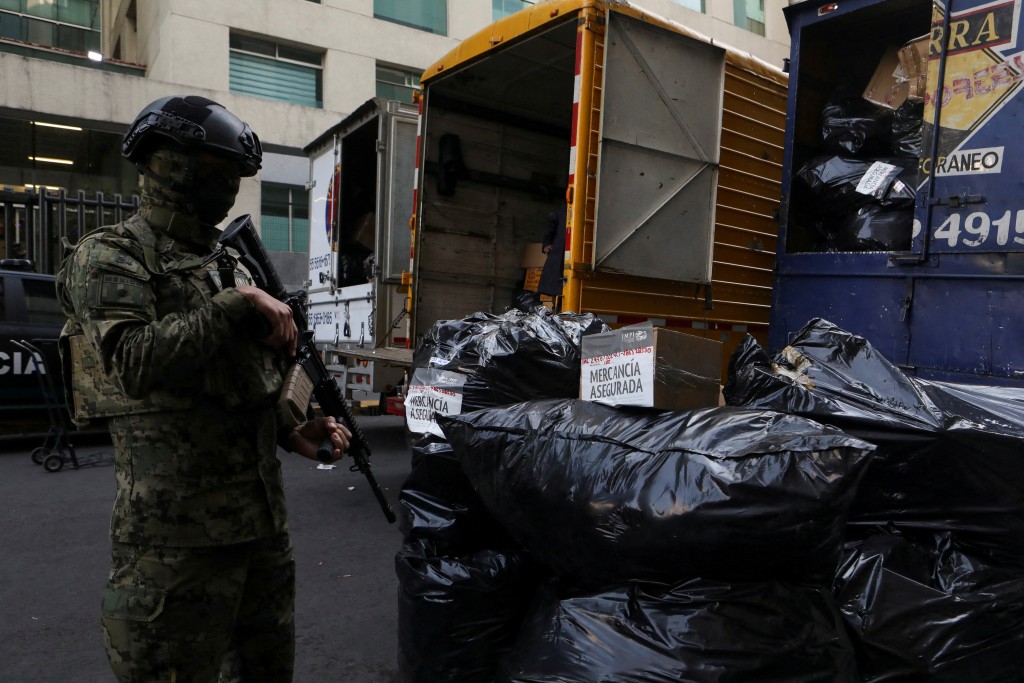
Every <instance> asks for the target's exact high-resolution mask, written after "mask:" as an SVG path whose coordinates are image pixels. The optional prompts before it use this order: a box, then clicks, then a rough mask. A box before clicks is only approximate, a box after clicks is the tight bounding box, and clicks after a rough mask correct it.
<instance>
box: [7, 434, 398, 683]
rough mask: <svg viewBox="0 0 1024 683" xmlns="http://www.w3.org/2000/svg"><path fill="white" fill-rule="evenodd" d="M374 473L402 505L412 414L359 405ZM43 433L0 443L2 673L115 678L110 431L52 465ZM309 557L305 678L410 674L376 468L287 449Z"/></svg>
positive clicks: (363, 680)
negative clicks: (42, 452) (327, 462)
mask: <svg viewBox="0 0 1024 683" xmlns="http://www.w3.org/2000/svg"><path fill="white" fill-rule="evenodd" d="M359 424H360V426H361V428H362V429H363V431H364V432H365V434H366V438H367V441H368V442H369V443H370V446H371V449H372V451H373V460H372V465H373V472H374V474H375V475H376V477H377V480H378V481H379V482H380V485H381V486H382V487H383V488H384V490H385V494H386V496H387V498H388V500H389V501H390V502H391V506H392V508H393V509H394V510H395V511H396V512H398V492H399V490H400V488H401V485H402V482H403V481H404V480H405V478H406V476H407V475H408V473H409V468H410V457H411V456H410V452H409V450H408V448H407V446H406V443H405V433H404V427H403V425H402V419H401V418H398V417H393V416H372V417H360V418H359ZM41 443H42V439H41V438H40V439H35V440H27V441H19V442H0V616H2V618H0V681H3V682H4V683H37V682H38V683H111V682H112V681H114V677H113V675H112V674H111V673H110V671H109V669H108V667H107V660H106V655H105V654H104V650H103V640H102V635H101V632H100V625H99V606H100V598H101V595H102V592H103V586H104V584H105V583H106V578H107V569H108V566H109V552H110V544H109V537H108V525H109V517H110V507H111V503H112V502H113V498H114V470H113V467H112V466H111V464H110V455H111V446H110V443H109V441H105V440H103V439H96V438H95V437H93V438H90V439H89V440H88V443H84V444H83V443H80V442H79V441H78V440H72V443H73V444H74V445H75V450H76V452H77V454H78V456H79V459H80V461H81V462H87V461H93V462H96V464H93V465H88V466H83V467H81V468H79V469H73V468H71V467H70V466H68V467H65V468H64V469H62V470H60V471H58V472H55V473H48V472H46V471H44V469H43V467H42V466H40V465H36V464H34V463H33V462H32V459H31V457H30V452H31V450H32V449H33V448H35V447H36V446H38V445H39V444H41ZM279 456H280V457H281V460H282V462H283V465H284V475H285V487H286V490H287V495H288V508H289V525H290V528H291V533H292V542H293V544H294V546H295V560H296V565H297V579H296V581H297V599H296V622H297V636H296V662H295V681H296V683H321V682H335V681H346V683H397V682H398V681H399V680H400V679H399V676H398V667H397V648H398V634H397V590H398V583H397V580H396V578H395V564H394V558H395V553H396V552H398V550H399V548H400V546H401V534H400V533H399V531H398V525H397V524H388V523H387V521H386V520H385V519H384V515H383V513H382V512H381V511H380V508H379V507H378V505H377V501H376V499H375V498H374V496H373V494H372V492H371V491H370V489H369V487H368V486H367V484H366V481H365V479H364V478H363V476H362V475H361V474H359V473H355V472H350V471H349V470H348V467H347V465H345V463H347V461H345V460H342V461H341V462H340V463H339V464H338V465H339V466H337V467H335V468H334V469H318V465H317V463H315V462H312V461H309V460H306V459H304V458H301V457H299V456H296V455H293V454H288V453H284V452H283V451H281V452H280V453H279Z"/></svg>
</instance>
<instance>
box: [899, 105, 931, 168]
mask: <svg viewBox="0 0 1024 683" xmlns="http://www.w3.org/2000/svg"><path fill="white" fill-rule="evenodd" d="M923 123H924V100H906V101H905V102H904V103H903V104H901V105H900V106H899V107H897V108H896V111H894V112H893V116H892V153H893V154H895V155H897V156H903V157H910V158H912V159H918V158H920V157H921V156H922V154H921V152H922V147H921V130H922V124H923Z"/></svg>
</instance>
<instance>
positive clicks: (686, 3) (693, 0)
mask: <svg viewBox="0 0 1024 683" xmlns="http://www.w3.org/2000/svg"><path fill="white" fill-rule="evenodd" d="M737 1H739V2H742V1H743V0H733V2H737ZM672 2H674V3H676V4H677V5H682V6H683V7H685V8H686V9H692V10H693V11H694V12H700V13H701V14H704V0H672Z"/></svg>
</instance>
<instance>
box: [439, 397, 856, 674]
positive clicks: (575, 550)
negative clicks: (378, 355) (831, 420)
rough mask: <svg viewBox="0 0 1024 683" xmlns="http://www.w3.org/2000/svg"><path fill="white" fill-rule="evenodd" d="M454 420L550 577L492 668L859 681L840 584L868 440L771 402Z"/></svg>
mask: <svg viewBox="0 0 1024 683" xmlns="http://www.w3.org/2000/svg"><path fill="white" fill-rule="evenodd" d="M441 424H442V426H443V427H444V431H445V434H446V435H447V436H448V438H449V440H450V441H451V444H452V446H453V448H454V449H455V452H456V454H457V455H458V456H459V457H460V459H461V462H462V466H463V469H464V471H465V472H466V474H467V475H468V477H469V480H470V481H471V482H472V484H473V486H474V488H475V489H476V491H477V492H478V493H479V495H480V497H481V499H482V500H483V502H484V503H485V505H486V506H487V508H488V510H489V511H490V512H491V513H492V514H493V515H494V517H495V518H496V519H499V520H501V523H502V524H503V525H504V526H505V528H506V529H507V530H508V532H509V533H510V534H511V536H512V537H513V538H514V539H515V541H517V542H518V543H519V544H520V545H521V547H522V548H524V550H525V551H526V552H527V553H528V554H529V555H530V556H531V557H534V558H536V559H537V561H538V563H539V565H540V566H541V567H542V569H543V571H544V573H545V574H547V575H548V576H549V577H550V580H549V581H548V582H547V583H546V584H545V587H544V589H543V590H541V591H540V592H539V593H538V594H537V596H536V599H535V601H534V603H533V605H532V607H531V609H530V611H529V615H530V616H529V618H528V620H527V622H526V623H525V624H524V625H523V627H522V629H521V630H520V631H519V634H518V637H517V638H516V640H515V642H514V643H513V645H512V647H511V649H510V650H509V651H508V652H507V653H505V654H504V656H503V657H502V658H501V660H500V662H499V665H498V672H497V674H496V676H495V678H494V680H496V681H508V682H513V681H514V682H517V683H519V682H521V683H526V682H527V681H559V682H566V681H578V682H580V683H583V682H584V681H588V682H592V681H604V682H607V683H626V682H627V681H628V682H647V681H650V682H654V681H669V680H671V681H724V680H732V681H779V682H780V683H781V682H782V681H794V680H819V681H856V680H857V678H856V667H855V664H854V654H853V650H852V647H851V645H850V643H849V641H848V639H847V637H846V634H845V632H844V630H843V628H842V621H841V619H840V616H839V614H838V611H837V610H836V608H835V605H834V603H833V601H832V599H831V596H830V595H829V592H828V584H829V583H830V581H831V578H832V576H833V574H834V572H835V568H836V563H837V561H838V559H839V557H840V552H841V548H842V530H843V527H844V524H845V521H846V515H847V511H848V508H849V503H850V501H851V499H852V497H853V493H854V491H855V490H856V486H857V481H858V479H859V478H860V476H861V475H862V474H863V472H864V470H865V468H866V466H867V464H868V462H869V461H870V457H871V451H872V446H871V445H870V444H867V443H866V442H863V441H861V440H859V439H856V438H853V437H850V436H848V435H846V434H843V433H842V432H841V431H839V430H837V429H833V428H829V427H824V426H822V425H819V424H817V423H814V422H812V421H810V420H806V419H803V418H799V417H795V416H788V415H782V414H779V413H775V412H770V411H749V410H738V409H734V408H728V407H725V408H709V409H704V410H696V411H688V412H666V411H655V410H645V409H622V408H614V407H609V406H604V405H600V404H596V403H591V402H586V401H580V400H576V399H564V400H549V401H534V402H529V403H521V404H518V405H514V406H507V407H504V408H500V409H489V410H481V411H477V412H474V413H469V414H465V415H461V416H453V417H449V418H442V419H441Z"/></svg>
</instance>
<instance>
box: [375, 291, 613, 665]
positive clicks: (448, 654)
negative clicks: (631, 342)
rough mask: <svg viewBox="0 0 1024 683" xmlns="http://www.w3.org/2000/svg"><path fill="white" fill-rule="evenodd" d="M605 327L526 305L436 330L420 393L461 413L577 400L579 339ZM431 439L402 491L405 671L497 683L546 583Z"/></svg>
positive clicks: (421, 443) (399, 567)
mask: <svg viewBox="0 0 1024 683" xmlns="http://www.w3.org/2000/svg"><path fill="white" fill-rule="evenodd" d="M533 296H534V297H535V296H536V295H533ZM605 330H607V326H605V325H604V323H603V322H601V321H600V320H599V319H598V318H596V317H594V316H593V315H590V314H585V315H576V314H572V313H564V314H552V313H550V312H548V311H547V310H546V309H545V308H544V307H543V306H540V305H539V302H537V301H536V300H535V299H532V298H530V297H529V296H524V298H523V299H522V301H521V302H519V307H518V308H514V309H512V310H509V311H507V312H506V313H504V314H502V315H492V314H489V313H477V314H474V315H471V316H468V317H466V318H464V319H461V320H447V321H440V322H438V323H436V324H435V325H434V327H433V328H432V329H431V330H430V332H429V333H428V334H427V336H426V337H425V338H424V340H423V341H422V342H421V343H420V344H419V345H418V347H417V349H416V351H415V353H414V357H413V364H414V371H413V381H412V382H411V384H414V383H416V382H421V383H425V384H432V383H433V384H437V385H438V386H439V387H443V388H444V391H445V392H446V393H445V394H444V395H448V396H451V397H452V399H453V401H456V400H457V401H460V402H461V406H460V408H459V411H460V412H469V411H473V410H478V409H481V408H489V407H493V406H500V405H504V404H508V403H516V402H519V401H523V400H528V399H533V398H548V397H557V396H574V395H576V393H577V392H578V391H579V373H580V339H581V337H582V336H583V335H584V334H590V333H593V332H603V331H605ZM408 410H409V408H408V407H407V411H408ZM431 430H432V431H411V430H410V431H407V438H408V441H409V444H410V446H411V449H412V471H411V473H410V475H409V477H408V478H407V479H406V481H405V482H404V483H403V485H402V490H401V492H400V494H399V513H400V514H399V520H400V527H401V531H402V533H403V536H404V542H403V546H402V549H401V550H400V551H399V553H398V554H397V556H396V558H395V566H396V572H397V576H398V582H399V597H398V604H399V610H398V619H399V668H400V670H401V671H402V673H403V676H404V677H405V679H406V680H407V681H416V682H417V683H445V682H455V681H459V682H460V683H469V682H477V681H479V682H481V683H483V682H485V681H486V682H489V681H491V680H492V679H493V676H494V669H495V666H496V663H497V661H498V657H499V656H500V655H501V654H502V653H504V652H506V651H507V650H508V649H509V647H510V646H511V644H512V641H513V639H514V637H515V634H516V632H517V631H518V629H519V626H520V624H521V622H522V620H523V619H524V617H525V614H526V608H527V607H528V606H529V602H530V600H531V599H532V596H533V595H534V593H535V592H536V589H537V585H538V583H539V576H538V573H537V570H536V568H535V565H534V563H533V562H531V561H530V560H529V558H528V557H527V556H526V555H525V554H524V553H523V552H522V550H521V548H520V547H519V546H518V545H517V544H516V543H515V542H514V541H512V540H511V538H510V537H509V536H508V535H507V533H506V532H505V531H504V527H503V526H502V525H501V524H500V523H498V522H497V521H496V520H495V519H494V518H493V517H492V516H491V515H490V513H489V512H488V511H487V509H486V507H485V506H484V505H483V503H482V502H481V501H480V499H479V497H478V496H477V494H476V493H475V491H474V490H473V488H472V486H471V485H470V483H469V481H468V480H467V479H466V476H465V475H464V474H463V472H462V469H461V466H460V464H459V461H458V458H457V457H456V456H455V454H454V453H453V452H452V448H451V445H450V444H449V443H448V441H447V439H446V438H445V437H444V435H443V434H441V432H440V429H438V428H436V425H432V426H431Z"/></svg>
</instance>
